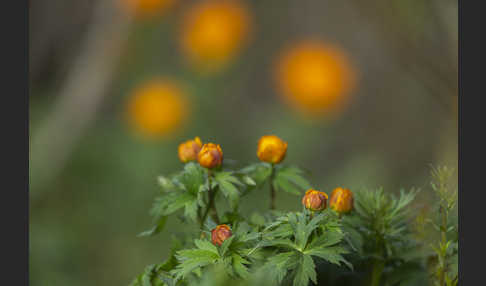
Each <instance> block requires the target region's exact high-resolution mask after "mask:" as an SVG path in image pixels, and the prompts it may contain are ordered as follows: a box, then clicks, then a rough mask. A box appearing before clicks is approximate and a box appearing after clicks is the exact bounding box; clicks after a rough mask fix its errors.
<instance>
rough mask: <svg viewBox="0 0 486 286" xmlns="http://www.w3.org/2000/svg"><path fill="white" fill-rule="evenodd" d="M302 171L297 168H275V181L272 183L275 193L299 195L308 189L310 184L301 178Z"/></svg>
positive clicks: (278, 166)
mask: <svg viewBox="0 0 486 286" xmlns="http://www.w3.org/2000/svg"><path fill="white" fill-rule="evenodd" d="M303 175H304V171H302V170H301V169H299V168H297V167H287V166H281V165H277V166H275V180H274V181H273V182H272V184H273V186H274V188H275V189H276V190H277V191H284V192H287V193H291V194H295V195H301V194H302V192H303V191H305V190H307V189H310V188H311V185H310V183H309V182H308V181H307V180H306V179H305V178H304V177H303Z"/></svg>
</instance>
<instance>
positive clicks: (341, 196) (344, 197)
mask: <svg viewBox="0 0 486 286" xmlns="http://www.w3.org/2000/svg"><path fill="white" fill-rule="evenodd" d="M353 203H354V198H353V193H352V192H351V191H350V190H349V189H345V188H335V189H334V190H333V191H332V193H331V199H330V200H329V207H331V208H332V209H333V210H335V211H337V212H338V213H347V212H349V211H351V210H352V209H353Z"/></svg>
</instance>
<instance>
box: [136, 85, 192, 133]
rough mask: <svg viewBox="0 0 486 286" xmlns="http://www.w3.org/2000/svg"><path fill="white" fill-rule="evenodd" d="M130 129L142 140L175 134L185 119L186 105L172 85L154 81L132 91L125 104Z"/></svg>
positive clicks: (178, 90) (178, 88)
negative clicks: (138, 134)
mask: <svg viewBox="0 0 486 286" xmlns="http://www.w3.org/2000/svg"><path fill="white" fill-rule="evenodd" d="M127 111H128V112H127V113H128V119H129V122H130V123H131V125H132V126H133V127H134V128H135V130H137V131H138V132H140V133H141V134H142V135H145V136H146V137H160V136H164V135H169V134H171V133H172V132H173V131H175V130H176V129H177V128H178V127H180V126H181V125H182V123H183V122H184V121H185V120H186V118H187V116H188V101H187V99H186V95H185V93H184V92H183V90H182V88H181V87H180V86H179V85H178V84H177V83H175V82H174V81H171V80H167V79H156V80H153V81H150V82H147V83H145V84H142V85H141V86H140V87H138V88H136V89H135V90H134V92H133V94H132V95H131V97H130V98H129V100H128V102H127Z"/></svg>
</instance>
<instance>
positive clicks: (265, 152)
mask: <svg viewBox="0 0 486 286" xmlns="http://www.w3.org/2000/svg"><path fill="white" fill-rule="evenodd" d="M286 153H287V142H285V141H283V140H282V139H280V138H278V137H277V136H275V135H266V136H262V138H260V140H259V141H258V148H257V156H258V158H259V159H260V160H261V161H263V162H268V163H273V164H276V163H280V162H281V161H282V160H283V159H284V158H285V154H286Z"/></svg>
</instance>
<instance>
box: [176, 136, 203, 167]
mask: <svg viewBox="0 0 486 286" xmlns="http://www.w3.org/2000/svg"><path fill="white" fill-rule="evenodd" d="M201 147H202V142H201V139H199V137H197V136H196V138H194V140H187V141H186V142H183V143H181V144H179V159H180V160H181V161H182V162H183V163H187V162H189V161H194V160H197V154H199V151H201Z"/></svg>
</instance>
